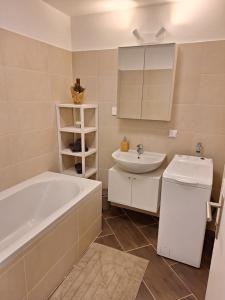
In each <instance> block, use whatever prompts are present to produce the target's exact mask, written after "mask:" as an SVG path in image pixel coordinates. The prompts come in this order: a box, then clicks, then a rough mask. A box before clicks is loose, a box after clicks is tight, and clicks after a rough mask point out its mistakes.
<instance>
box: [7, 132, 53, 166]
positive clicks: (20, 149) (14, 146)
mask: <svg viewBox="0 0 225 300" xmlns="http://www.w3.org/2000/svg"><path fill="white" fill-rule="evenodd" d="M56 149H57V138H56V134H55V130H54V129H47V130H43V131H32V132H28V133H21V134H20V135H16V134H14V135H11V136H10V151H9V152H10V153H11V163H18V162H21V161H24V160H27V159H30V158H33V157H36V156H40V155H43V154H45V153H50V152H54V151H55V150H56Z"/></svg>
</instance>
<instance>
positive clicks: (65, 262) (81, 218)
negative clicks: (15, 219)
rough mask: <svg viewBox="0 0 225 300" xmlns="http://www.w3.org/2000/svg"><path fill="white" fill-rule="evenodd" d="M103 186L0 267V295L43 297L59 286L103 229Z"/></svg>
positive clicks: (7, 299) (15, 299)
mask: <svg viewBox="0 0 225 300" xmlns="http://www.w3.org/2000/svg"><path fill="white" fill-rule="evenodd" d="M101 193H102V191H101V186H100V187H99V188H98V189H97V190H95V191H93V192H91V193H90V194H89V195H87V196H85V197H84V199H82V200H80V202H78V203H77V205H76V206H75V207H74V208H72V209H71V210H70V211H69V212H68V213H67V214H66V215H65V216H64V217H63V218H62V219H60V220H59V221H57V222H56V223H55V224H53V225H52V226H51V227H50V228H48V230H46V232H44V233H43V234H42V235H41V236H39V237H37V238H36V239H34V240H33V241H32V242H31V244H29V245H28V246H25V248H24V249H21V250H20V251H19V252H18V253H17V254H16V256H15V257H13V258H12V259H11V260H9V261H7V263H6V264H5V265H4V266H3V267H1V268H0V298H1V299H2V300H3V299H4V300H25V299H26V300H41V299H47V298H48V296H49V295H50V294H51V293H52V292H53V291H54V290H55V289H56V288H57V287H58V285H59V284H60V283H61V282H62V281H63V279H64V278H65V276H67V275H68V273H69V272H70V270H71V269H72V267H73V265H74V264H75V263H76V262H77V261H78V259H79V258H81V256H82V255H83V253H84V252H85V251H86V250H87V248H88V246H89V245H90V243H92V242H93V240H95V238H96V237H97V236H98V235H99V233H100V232H101V222H102V216H101V215H102V197H101Z"/></svg>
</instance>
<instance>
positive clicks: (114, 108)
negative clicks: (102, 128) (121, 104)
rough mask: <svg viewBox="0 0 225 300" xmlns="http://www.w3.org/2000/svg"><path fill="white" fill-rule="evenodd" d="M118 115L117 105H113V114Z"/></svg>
mask: <svg viewBox="0 0 225 300" xmlns="http://www.w3.org/2000/svg"><path fill="white" fill-rule="evenodd" d="M116 115H117V107H116V106H113V107H112V116H116Z"/></svg>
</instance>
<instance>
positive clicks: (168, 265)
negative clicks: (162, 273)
mask: <svg viewBox="0 0 225 300" xmlns="http://www.w3.org/2000/svg"><path fill="white" fill-rule="evenodd" d="M128 218H129V216H128ZM143 235H144V234H143ZM144 236H145V235H144ZM145 238H146V237H145ZM147 240H149V239H147ZM152 247H153V249H154V250H155V251H156V248H155V246H154V245H153V244H152ZM162 259H163V261H164V263H165V264H166V265H167V267H168V268H170V269H171V270H172V272H173V273H175V274H176V276H177V278H178V279H179V280H180V281H181V282H182V283H183V284H184V286H185V287H186V288H187V290H188V291H189V292H191V293H192V294H193V291H192V290H191V289H190V287H189V286H188V285H187V284H186V283H185V282H184V280H183V279H182V278H181V277H180V276H179V275H178V274H177V272H176V271H175V270H174V269H173V268H172V267H171V266H172V265H170V264H169V263H168V262H166V260H165V259H164V258H163V257H162ZM176 264H177V263H174V264H173V265H176ZM186 297H187V296H186Z"/></svg>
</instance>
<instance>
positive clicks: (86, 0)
mask: <svg viewBox="0 0 225 300" xmlns="http://www.w3.org/2000/svg"><path fill="white" fill-rule="evenodd" d="M43 1H44V2H47V3H48V4H50V5H51V6H53V7H55V8H56V9H58V10H60V11H62V12H63V13H65V14H66V15H69V16H80V15H88V14H96V13H103V12H110V11H116V10H121V9H129V8H134V7H140V6H145V5H156V4H164V3H168V2H175V1H178V0H43Z"/></svg>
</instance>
